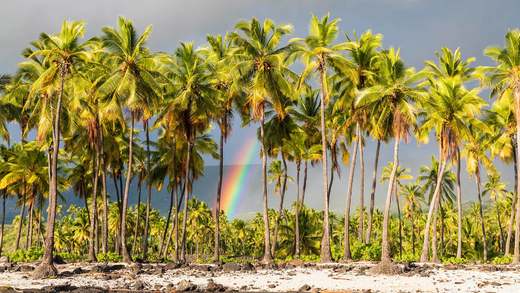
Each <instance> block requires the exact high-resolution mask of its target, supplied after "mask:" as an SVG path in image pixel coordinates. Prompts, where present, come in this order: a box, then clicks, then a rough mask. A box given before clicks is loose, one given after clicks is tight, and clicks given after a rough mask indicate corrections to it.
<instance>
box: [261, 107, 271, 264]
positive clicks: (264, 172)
mask: <svg viewBox="0 0 520 293" xmlns="http://www.w3.org/2000/svg"><path fill="white" fill-rule="evenodd" d="M264 111H265V108H264V106H263V105H262V116H261V118H260V139H261V141H262V142H261V149H262V191H263V204H264V210H263V216H264V257H263V262H264V263H267V264H269V263H272V262H273V257H272V255H271V249H270V248H271V241H270V237H269V233H270V232H269V213H268V212H269V204H268V202H267V153H266V150H265V140H264V139H265V137H264V126H265V125H264V124H265V112H264Z"/></svg>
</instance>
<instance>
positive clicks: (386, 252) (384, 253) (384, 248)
mask: <svg viewBox="0 0 520 293" xmlns="http://www.w3.org/2000/svg"><path fill="white" fill-rule="evenodd" d="M399 139H400V138H399V136H398V135H397V136H396V137H395V138H394V140H395V141H394V161H393V162H394V164H393V165H392V172H390V178H389V180H388V190H387V192H386V201H385V210H384V212H383V232H382V235H381V236H382V239H381V262H382V263H389V262H391V261H392V259H391V258H390V243H389V239H388V226H389V222H390V205H391V203H392V193H393V190H394V184H395V176H396V173H397V166H398V165H399Z"/></svg>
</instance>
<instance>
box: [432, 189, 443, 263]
mask: <svg viewBox="0 0 520 293" xmlns="http://www.w3.org/2000/svg"><path fill="white" fill-rule="evenodd" d="M440 205H441V195H440V194H439V196H438V197H437V200H436V202H435V211H434V214H433V228H432V262H434V263H439V255H438V253H437V248H438V245H437V227H438V224H439V223H438V222H439V221H438V215H439V207H440ZM441 219H442V216H441Z"/></svg>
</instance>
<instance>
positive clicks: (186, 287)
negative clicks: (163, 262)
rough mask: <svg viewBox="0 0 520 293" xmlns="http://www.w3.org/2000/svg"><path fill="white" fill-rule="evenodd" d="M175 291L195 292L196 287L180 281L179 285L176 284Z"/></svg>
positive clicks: (188, 282)
mask: <svg viewBox="0 0 520 293" xmlns="http://www.w3.org/2000/svg"><path fill="white" fill-rule="evenodd" d="M176 289H177V291H178V292H190V291H195V290H197V285H195V284H193V283H192V282H190V281H186V280H182V281H180V282H179V284H177V288H176Z"/></svg>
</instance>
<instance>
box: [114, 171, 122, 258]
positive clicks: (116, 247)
mask: <svg viewBox="0 0 520 293" xmlns="http://www.w3.org/2000/svg"><path fill="white" fill-rule="evenodd" d="M116 177H117V173H116V172H115V171H114V170H113V171H112V180H113V182H114V187H115V189H116V202H117V209H118V212H119V213H118V216H119V222H121V213H122V209H121V199H120V192H119V187H118V185H117V178H116ZM120 237H121V223H119V224H118V225H117V233H116V236H115V237H114V238H115V239H114V240H115V241H114V250H115V251H116V253H118V254H119V253H120V252H121V241H120V239H119V238H120Z"/></svg>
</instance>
